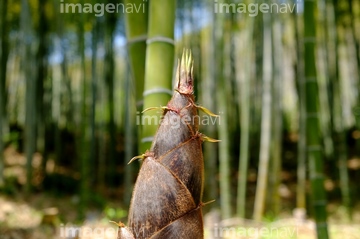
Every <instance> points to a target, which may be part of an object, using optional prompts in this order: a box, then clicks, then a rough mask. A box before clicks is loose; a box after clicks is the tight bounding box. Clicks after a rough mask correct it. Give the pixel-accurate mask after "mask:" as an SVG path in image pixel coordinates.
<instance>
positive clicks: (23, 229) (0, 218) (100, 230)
mask: <svg viewBox="0 0 360 239" xmlns="http://www.w3.org/2000/svg"><path fill="white" fill-rule="evenodd" d="M77 200H78V199H77V198H76V196H64V197H58V196H54V195H49V194H46V193H38V194H34V195H31V196H29V197H26V196H23V195H22V194H18V195H16V196H15V197H14V196H11V197H9V196H8V195H1V194H0V238H1V239H75V238H76V239H110V238H111V239H115V238H117V237H116V234H117V226H116V225H115V224H114V223H111V222H110V220H117V219H119V218H123V219H122V220H124V219H125V217H126V211H125V210H121V209H119V208H121V206H120V205H116V203H114V202H110V203H109V206H107V207H106V208H105V209H104V210H102V211H101V210H99V209H90V210H88V211H87V212H86V220H85V221H82V222H79V221H77V219H76V217H77V206H76V205H77ZM330 207H333V209H332V210H333V213H332V214H331V215H330V217H329V232H330V236H331V238H333V239H337V238H340V239H360V227H359V224H360V210H357V211H355V213H354V214H353V221H352V222H350V221H348V220H347V219H346V216H345V210H344V209H343V208H342V207H341V206H336V205H331V206H330ZM335 207H336V208H335ZM357 209H359V208H357ZM214 214H215V215H216V213H214V212H210V213H208V214H206V215H205V216H204V218H205V235H206V237H205V238H208V239H210V238H226V239H240V238H241V239H243V238H244V239H245V238H247V239H250V238H254V239H255V238H264V239H270V238H271V239H275V238H276V239H280V238H284V239H285V238H286V239H291V238H294V239H295V238H298V239H315V238H316V237H315V225H314V222H313V221H312V220H304V221H300V220H299V219H296V218H294V217H293V216H292V215H291V214H290V213H289V212H284V213H282V214H281V215H280V216H279V217H277V218H275V219H272V220H266V221H264V222H262V223H255V222H253V221H251V220H248V219H247V220H240V219H236V218H233V219H228V220H226V221H222V222H217V223H212V224H211V223H210V225H213V226H212V227H211V226H210V227H209V222H211V220H212V217H213V215H214ZM209 218H210V219H209ZM215 218H216V216H215ZM209 220H210V221H209ZM215 221H216V219H215ZM213 222H214V220H213ZM211 235H212V236H211ZM220 236H222V237H220Z"/></svg>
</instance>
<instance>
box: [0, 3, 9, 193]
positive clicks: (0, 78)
mask: <svg viewBox="0 0 360 239" xmlns="http://www.w3.org/2000/svg"><path fill="white" fill-rule="evenodd" d="M0 9H1V13H0V14H1V15H0V41H1V45H0V52H1V54H0V187H1V186H2V185H3V184H4V177H3V176H4V175H3V170H4V141H3V140H4V133H5V128H6V116H7V114H6V94H5V92H6V90H5V82H6V65H7V59H8V39H7V23H6V16H7V14H6V12H7V0H4V1H2V2H1V3H0Z"/></svg>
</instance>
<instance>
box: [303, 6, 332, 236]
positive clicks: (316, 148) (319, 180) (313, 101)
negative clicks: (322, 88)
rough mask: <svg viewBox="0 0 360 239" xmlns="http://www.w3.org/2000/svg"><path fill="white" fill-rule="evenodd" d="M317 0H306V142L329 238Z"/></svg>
mask: <svg viewBox="0 0 360 239" xmlns="http://www.w3.org/2000/svg"><path fill="white" fill-rule="evenodd" d="M315 7H316V2H315V1H314V0H306V1H305V3H304V61H305V65H304V69H305V84H306V143H307V158H308V162H309V171H310V180H311V195H312V206H313V208H314V215H315V222H316V232H317V237H318V238H319V239H327V238H328V237H329V236H328V230H327V222H326V218H327V213H326V194H325V189H324V175H323V155H322V146H321V133H320V125H319V116H318V114H319V110H318V104H319V97H318V85H317V78H316V62H315V60H316V58H315V49H316V27H315V26H316V21H315Z"/></svg>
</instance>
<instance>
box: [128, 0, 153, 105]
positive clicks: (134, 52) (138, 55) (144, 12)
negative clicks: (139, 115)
mask: <svg viewBox="0 0 360 239" xmlns="http://www.w3.org/2000/svg"><path fill="white" fill-rule="evenodd" d="M129 3H131V4H134V5H135V6H137V7H139V6H140V11H139V12H136V11H133V12H131V13H130V12H129V13H126V14H125V23H126V36H127V44H128V52H129V58H130V68H131V73H132V77H133V79H134V81H135V83H134V85H135V98H136V105H137V110H138V111H141V110H142V107H143V92H144V77H145V56H146V38H147V29H148V25H147V21H148V3H147V2H144V1H143V0H125V4H129Z"/></svg>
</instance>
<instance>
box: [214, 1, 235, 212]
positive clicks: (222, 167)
mask: <svg viewBox="0 0 360 239" xmlns="http://www.w3.org/2000/svg"><path fill="white" fill-rule="evenodd" d="M222 2H224V1H222ZM214 20H215V22H214V28H215V30H214V31H215V54H214V57H215V66H214V67H215V77H216V79H217V81H218V84H217V89H216V97H217V102H218V110H219V111H221V115H220V119H221V120H220V123H219V125H218V134H219V139H220V140H221V141H220V143H219V177H220V179H219V183H220V209H221V215H222V218H224V219H226V218H230V217H231V215H232V208H231V187H230V141H229V125H228V122H229V107H228V101H227V99H228V95H229V90H228V85H229V82H230V78H229V69H228V67H229V64H230V62H229V59H230V54H229V53H230V52H229V50H230V46H229V45H230V29H229V27H228V26H229V24H227V22H226V18H225V14H216V15H215V19H214Z"/></svg>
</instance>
